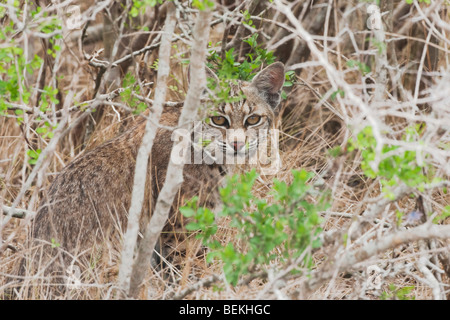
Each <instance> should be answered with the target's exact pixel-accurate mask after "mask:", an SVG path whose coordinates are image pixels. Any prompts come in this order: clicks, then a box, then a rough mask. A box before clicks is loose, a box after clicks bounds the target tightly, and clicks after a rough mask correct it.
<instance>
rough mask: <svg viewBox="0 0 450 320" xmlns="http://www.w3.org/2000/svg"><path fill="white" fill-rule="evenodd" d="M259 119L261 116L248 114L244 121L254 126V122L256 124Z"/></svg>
mask: <svg viewBox="0 0 450 320" xmlns="http://www.w3.org/2000/svg"><path fill="white" fill-rule="evenodd" d="M259 121H261V116H250V117H248V118H247V120H246V121H245V123H246V124H247V125H248V126H254V125H255V124H257V123H258V122H259Z"/></svg>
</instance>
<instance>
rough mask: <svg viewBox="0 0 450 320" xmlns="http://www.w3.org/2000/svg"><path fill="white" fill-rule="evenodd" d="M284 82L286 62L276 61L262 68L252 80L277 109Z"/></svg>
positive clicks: (262, 95) (261, 94)
mask: <svg viewBox="0 0 450 320" xmlns="http://www.w3.org/2000/svg"><path fill="white" fill-rule="evenodd" d="M283 84H284V64H283V63H281V62H275V63H272V64H271V65H269V66H268V67H266V68H264V69H263V70H261V71H260V72H259V73H258V74H257V75H256V76H255V77H254V78H253V81H252V85H253V86H254V87H255V88H256V89H257V90H258V92H259V94H260V96H261V97H263V98H264V99H265V100H266V102H267V103H268V104H269V105H270V106H271V107H272V108H273V109H275V108H276V107H277V106H278V104H279V103H280V91H281V88H282V87H283Z"/></svg>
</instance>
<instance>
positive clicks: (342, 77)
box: [0, 0, 450, 299]
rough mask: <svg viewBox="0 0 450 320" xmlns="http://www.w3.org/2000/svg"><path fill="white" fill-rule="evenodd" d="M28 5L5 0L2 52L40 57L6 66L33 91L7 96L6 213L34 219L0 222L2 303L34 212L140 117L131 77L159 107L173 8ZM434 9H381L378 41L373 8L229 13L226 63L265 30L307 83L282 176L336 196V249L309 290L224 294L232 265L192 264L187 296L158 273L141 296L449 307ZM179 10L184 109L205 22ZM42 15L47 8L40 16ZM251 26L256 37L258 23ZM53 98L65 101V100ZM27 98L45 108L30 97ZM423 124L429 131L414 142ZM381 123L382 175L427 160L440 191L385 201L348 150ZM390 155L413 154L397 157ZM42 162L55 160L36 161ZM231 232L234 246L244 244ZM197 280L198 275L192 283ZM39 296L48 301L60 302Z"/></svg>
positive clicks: (443, 131)
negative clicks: (396, 165)
mask: <svg viewBox="0 0 450 320" xmlns="http://www.w3.org/2000/svg"><path fill="white" fill-rule="evenodd" d="M19 2H20V3H19V4H18V6H15V5H14V4H13V3H11V2H9V1H1V2H0V9H1V11H0V12H1V15H0V22H1V25H2V26H3V27H2V28H3V30H4V33H5V34H4V37H3V38H2V40H0V41H1V42H0V50H1V49H4V48H7V47H11V46H15V47H19V48H22V49H23V51H22V52H21V54H20V55H21V56H22V57H24V58H25V61H26V62H30V61H32V59H33V57H34V56H35V55H37V56H38V57H40V60H39V63H37V65H36V66H35V67H34V68H33V69H32V71H31V72H26V70H22V69H20V68H19V66H20V61H19V58H18V56H16V57H15V58H14V60H13V61H10V62H8V61H6V60H3V61H0V66H2V67H3V70H2V69H0V72H1V73H0V81H2V82H7V81H10V79H11V77H10V76H9V75H8V73H7V72H6V71H5V69H7V68H8V67H9V66H10V65H15V66H17V70H18V79H19V80H18V83H20V85H19V89H18V91H19V99H16V100H14V101H13V99H11V95H10V94H9V93H8V92H7V89H6V90H5V89H4V87H0V94H2V96H1V97H0V101H1V105H0V110H2V112H3V113H2V114H1V115H0V205H2V206H4V208H6V207H5V206H7V207H13V208H20V209H26V210H28V211H30V212H31V213H28V217H27V218H26V219H18V218H14V217H11V216H8V215H6V214H5V215H2V216H0V224H1V225H0V236H1V239H2V244H1V245H0V295H1V294H2V292H3V291H4V290H6V289H7V288H8V282H7V280H6V279H7V278H6V276H7V275H8V274H9V273H10V271H11V270H12V266H13V265H14V263H15V262H16V261H17V260H18V259H19V257H20V256H21V255H23V251H24V250H26V241H27V235H28V233H27V232H28V226H29V224H30V220H31V219H32V212H34V211H36V209H37V205H38V203H39V199H40V197H41V196H42V193H43V192H44V190H46V189H47V188H48V186H49V184H50V182H51V181H52V179H53V178H54V176H55V175H56V174H57V173H58V172H59V171H60V170H61V169H62V168H63V167H64V166H65V165H67V164H68V163H69V162H70V161H71V160H72V159H74V158H75V157H76V156H78V155H80V154H82V153H83V152H86V150H90V149H92V148H93V147H95V146H97V145H99V144H100V143H102V142H104V141H105V140H107V139H108V138H110V137H113V136H115V135H117V134H118V133H120V132H123V131H124V130H126V128H128V127H129V126H130V124H132V123H133V121H134V120H135V119H136V115H135V113H134V112H133V110H132V108H131V107H130V106H129V105H127V104H126V103H124V102H123V101H122V100H121V99H120V98H119V97H117V96H118V91H117V89H118V88H120V87H121V85H122V79H123V77H124V74H125V73H126V72H129V73H130V74H132V75H134V77H135V78H136V79H137V81H138V82H139V84H140V89H141V90H140V96H139V97H138V100H139V102H145V103H146V104H147V105H148V106H149V107H151V103H150V102H151V101H150V99H153V97H154V88H155V82H156V75H157V71H156V70H155V68H154V66H155V65H156V64H157V62H158V50H157V49H158V46H159V41H160V35H161V33H160V30H161V28H162V27H163V24H164V21H165V6H166V4H159V3H157V4H156V5H155V6H150V5H148V6H145V10H141V11H140V12H139V14H137V15H136V17H131V16H130V12H131V10H132V8H133V7H134V6H136V3H137V2H136V1H135V2H132V1H110V0H106V1H102V2H94V1H70V0H69V1H54V2H48V1H36V3H32V2H24V1H19ZM150 2H152V1H150ZM155 2H156V1H155ZM409 2H411V3H409ZM427 2H428V1H420V2H419V1H417V0H415V1H405V0H396V1H387V0H381V1H380V3H379V4H378V5H379V8H380V12H381V15H382V18H381V19H382V29H381V30H370V29H369V28H368V27H367V24H366V22H367V19H368V18H369V16H370V14H368V13H367V8H368V6H369V4H370V3H369V2H367V1H343V0H316V1H314V0H310V1H308V0H298V1H281V0H279V1H275V0H274V1H263V0H261V1H257V0H249V1H232V0H218V1H217V3H216V4H215V9H214V10H213V18H212V22H211V34H210V42H211V46H212V47H213V48H215V50H216V51H217V52H223V51H224V50H227V49H229V48H231V47H234V48H235V52H237V53H238V55H239V56H238V57H239V58H238V61H242V59H243V58H244V56H245V53H246V52H248V50H249V47H248V46H247V45H246V44H245V43H244V42H243V41H242V39H245V38H247V37H249V36H250V35H252V34H254V33H258V34H259V36H258V42H259V45H260V46H261V47H262V48H265V49H267V50H270V51H273V52H274V56H275V57H276V59H277V60H279V61H282V62H283V63H284V64H285V65H286V68H287V70H293V71H295V79H296V81H295V82H294V84H293V85H292V86H290V87H285V88H284V90H285V92H286V94H287V97H286V99H284V100H283V101H282V103H281V106H280V108H281V109H280V116H279V121H280V124H281V127H280V128H281V137H280V138H281V146H280V154H281V158H282V161H283V165H282V168H281V170H280V171H279V172H278V173H277V174H276V175H275V177H276V178H277V179H280V180H284V181H290V179H291V174H290V171H291V169H299V168H304V169H306V170H308V171H312V172H314V173H316V174H317V176H316V178H315V179H314V181H311V183H315V184H316V185H317V186H318V187H317V188H319V190H325V189H326V190H329V191H330V193H331V207H330V208H329V209H328V210H327V211H326V212H323V213H322V216H323V219H324V222H323V228H324V233H323V246H322V248H320V249H319V250H317V251H316V252H315V253H314V259H315V264H316V266H315V268H314V271H313V273H312V274H311V275H310V276H309V277H305V276H301V275H296V276H291V275H290V274H289V273H288V272H286V270H289V266H284V267H282V268H281V270H277V271H276V272H268V273H265V274H264V275H262V276H260V277H256V278H254V279H253V278H251V279H250V278H249V279H247V280H248V281H243V282H241V283H240V285H238V286H237V287H232V286H229V285H225V284H222V285H223V287H222V288H223V290H220V291H218V290H214V289H213V287H211V284H212V283H213V282H217V281H218V280H217V279H216V278H211V275H213V274H220V273H221V267H220V264H219V263H217V264H213V265H206V264H205V263H204V262H203V261H195V258H192V257H191V258H190V260H189V261H188V262H186V265H185V266H184V269H183V270H181V272H180V274H179V282H177V283H174V284H172V285H169V286H168V285H166V284H164V281H163V279H162V278H161V276H160V275H158V274H157V273H156V272H155V273H151V274H149V275H148V277H147V279H146V281H147V282H146V285H145V287H144V290H143V293H142V295H141V298H152V299H155V298H157V299H159V298H171V297H172V298H173V297H174V296H175V297H181V298H184V297H186V298H189V299H255V298H258V299H261V298H262V299H273V298H293V299H380V298H392V299H397V298H415V299H446V298H447V297H450V295H449V290H450V288H449V284H450V280H449V277H450V254H449V249H450V248H449V243H448V241H447V238H450V229H449V228H448V227H447V225H446V221H445V217H444V218H443V219H440V220H439V221H438V222H436V218H437V217H439V216H441V215H442V214H443V213H444V214H445V212H446V211H445V210H446V209H445V207H446V206H448V205H450V196H449V195H448V193H447V189H446V188H447V187H448V186H449V184H450V181H449V175H450V164H449V160H450V102H449V101H450V100H449V97H448V96H449V90H450V73H449V49H448V48H449V44H450V38H449V37H448V36H447V33H449V32H450V17H449V11H448V9H449V4H448V3H447V1H439V0H436V1H433V0H432V1H429V2H430V3H427ZM173 3H174V4H175V6H176V14H177V27H176V31H175V36H174V38H173V40H172V43H173V47H172V53H171V54H172V57H171V73H170V77H169V78H170V79H169V81H168V83H167V85H168V86H169V91H168V100H170V101H174V102H177V101H183V99H184V95H185V92H186V91H187V88H188V84H187V81H186V72H187V64H185V63H184V61H185V60H186V59H189V48H190V47H189V46H190V44H191V41H192V32H191V30H192V28H193V24H194V21H195V17H196V15H197V12H198V10H197V9H196V8H195V7H193V6H192V3H191V1H173ZM72 5H78V6H79V7H80V8H81V10H80V12H81V14H82V15H81V20H82V24H81V26H80V28H75V29H71V28H70V25H68V24H67V22H68V17H69V16H68V8H69V7H70V6H72ZM37 6H39V7H41V8H42V9H41V11H40V12H39V13H37V14H35V15H34V16H32V15H31V14H30V12H32V11H36V7H37ZM19 8H20V9H21V10H22V11H21V13H19V14H17V12H18V11H17V10H18V9H19ZM245 11H247V14H244V13H245ZM44 12H46V13H47V14H44ZM133 15H134V14H133ZM55 17H57V18H58V19H59V20H58V21H59V22H56V23H55V24H56V25H58V26H60V28H56V27H53V29H50V31H48V32H46V31H45V32H44V31H43V29H42V26H43V25H46V24H47V25H48V24H50V25H51V24H52V23H54V22H52V20H51V19H53V18H55ZM248 19H251V20H252V22H253V26H248V25H245V24H243V21H244V20H248ZM11 23H13V24H14V26H13V28H12V30H11V31H7V30H6V26H10V25H11ZM56 35H61V36H62V37H60V38H58V37H55V36H56ZM239 59H240V60H239ZM108 61H110V62H115V63H114V64H113V65H111V64H109V63H108ZM355 62H359V63H355ZM47 88H52V89H55V88H57V89H58V91H57V93H56V92H55V93H54V95H53V96H52V94H51V93H50V94H49V93H48V90H47ZM26 92H29V93H30V96H29V98H27V99H24V94H26ZM51 97H52V98H51ZM43 101H47V102H48V106H46V108H42V104H43ZM2 106H3V107H4V106H6V107H7V109H6V108H5V107H4V108H3V109H4V110H3V109H1V107H2ZM19 118H20V119H19ZM45 122H47V123H48V124H49V125H48V126H47V125H46V124H45ZM56 125H57V126H56ZM411 125H421V127H420V128H422V129H421V130H418V131H419V132H417V131H416V132H415V134H413V136H412V137H411V139H410V140H405V139H403V138H402V136H403V135H404V133H405V128H407V127H410V126H411ZM53 126H54V127H53ZM367 126H371V127H372V130H373V134H374V137H375V141H376V145H374V146H373V147H374V148H375V158H374V159H372V161H373V163H375V165H378V164H380V162H381V161H382V160H383V159H384V158H386V157H389V156H391V155H392V154H395V153H397V154H398V155H402V154H403V153H404V152H405V151H406V150H409V151H412V152H415V154H416V157H415V159H413V160H412V162H411V163H410V165H411V166H417V165H421V166H422V167H421V168H422V171H421V172H425V174H426V175H427V176H432V177H433V178H437V179H435V180H433V181H432V182H430V183H426V184H425V185H421V186H408V185H407V184H406V183H405V182H404V181H402V180H401V179H397V181H396V183H395V185H393V186H391V188H390V192H391V194H390V195H391V197H389V198H388V197H386V195H385V194H384V193H383V192H382V185H381V180H382V179H383V177H381V176H379V175H378V176H374V177H371V178H369V177H367V175H365V174H364V172H363V168H362V167H361V163H362V161H363V155H362V153H361V151H360V150H353V151H349V150H347V146H348V142H349V139H350V138H352V137H353V138H354V137H356V136H357V134H358V133H359V132H361V130H362V129H363V128H365V127H367ZM52 127H53V128H52ZM39 128H47V129H46V130H44V131H43V130H42V129H39ZM47 132H52V134H50V135H48V134H47V135H46V133H47ZM338 146H339V147H340V149H337V148H336V147H338ZM383 146H397V147H398V149H395V150H393V151H392V152H391V154H386V152H384V151H383V150H382V147H383ZM29 150H34V151H36V150H42V151H41V156H40V157H39V159H38V161H37V162H35V161H33V159H34V154H33V153H32V152H30V151H29ZM329 150H335V151H336V152H335V153H336V154H334V155H331V154H330V152H329ZM402 152H403V153H402ZM118 156H120V155H118ZM383 157H384V158H383ZM30 160H31V161H30ZM272 178H273V177H263V180H264V183H259V184H258V185H257V187H256V188H255V190H254V191H255V193H256V194H258V196H260V197H264V196H265V195H266V193H267V192H268V190H269V186H270V183H271V180H272ZM6 211H7V210H6V209H5V213H6ZM447 211H449V209H447ZM16 213H17V212H16ZM400 217H401V218H400ZM433 220H435V223H433ZM223 229H224V230H223V237H224V239H225V241H234V239H233V234H232V233H227V228H226V226H224V228H223ZM294 263H295V262H292V264H294ZM194 269H195V274H196V276H195V277H194V276H189V274H191V273H194V272H193V270H194ZM274 270H275V269H274ZM98 273H99V276H98V278H97V279H95V281H93V282H92V283H90V284H89V285H86V287H84V288H83V290H84V291H83V292H82V293H74V294H73V295H72V296H69V297H71V298H76V297H83V298H91V299H108V298H110V297H111V295H110V294H111V288H113V287H114V285H115V274H116V273H117V266H114V265H108V264H107V263H106V264H105V266H103V267H102V269H100V270H98ZM405 288H406V289H405ZM3 298H5V296H3ZM32 298H40V299H45V290H43V291H42V292H34V296H32Z"/></svg>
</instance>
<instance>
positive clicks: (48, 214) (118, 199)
mask: <svg viewBox="0 0 450 320" xmlns="http://www.w3.org/2000/svg"><path fill="white" fill-rule="evenodd" d="M267 69H269V71H271V72H272V73H273V72H274V69H277V70H279V72H281V71H282V72H283V75H284V69H283V67H282V64H280V63H277V64H274V65H272V66H269V67H268V68H267ZM272 73H269V76H268V75H267V74H268V72H264V74H263V76H264V77H258V76H257V77H256V78H255V79H256V80H255V81H254V83H255V85H254V86H251V85H248V84H245V85H244V86H243V88H242V90H243V91H244V92H245V93H246V95H247V98H246V103H241V104H239V103H237V104H236V105H235V106H234V108H237V107H239V108H240V109H242V110H243V109H246V110H249V109H255V105H259V106H260V107H261V108H262V109H261V110H266V111H267V110H270V113H271V114H272V115H271V116H270V115H269V113H268V112H266V113H265V114H266V117H267V118H268V119H267V121H268V123H269V124H270V123H272V119H269V118H271V117H273V112H272V108H274V107H276V105H278V101H279V97H278V101H276V102H274V100H273V96H274V95H275V94H276V93H275V92H274V90H273V89H272V86H274V85H275V86H276V90H275V91H277V92H278V91H279V90H280V88H281V85H280V83H277V84H271V83H269V84H268V83H267V81H269V82H270V81H276V82H277V81H278V82H280V80H279V79H278V80H277V79H275V80H274V79H270V76H271V74H272ZM276 73H277V72H276V71H275V74H276ZM278 77H279V75H278ZM267 79H268V80H267ZM258 81H259V82H258ZM281 81H282V80H281ZM260 82H263V85H264V89H265V88H270V89H271V90H270V91H269V92H260V93H259V94H258V87H257V85H259V84H260ZM281 84H282V83H281ZM266 94H269V95H270V97H267V96H266ZM249 107H250V108H249ZM239 112H241V111H238V110H235V111H233V112H232V113H234V114H237V113H239ZM241 113H242V112H241ZM244 113H245V112H244ZM246 113H248V111H247V112H246ZM179 115H180V108H177V107H170V108H165V110H164V113H163V115H162V118H161V122H160V123H161V124H162V125H163V126H171V127H175V126H176V125H177V122H178V117H179ZM243 116H244V115H243ZM269 120H270V121H269ZM239 121H240V123H242V120H239ZM145 123H146V122H145V121H144V120H143V119H142V120H140V121H139V122H138V124H137V125H136V126H135V127H134V128H132V129H130V130H128V131H126V132H125V133H123V134H121V135H120V136H118V137H116V138H114V139H112V140H110V141H108V142H106V143H104V144H102V145H100V146H98V147H97V148H95V149H93V150H91V151H90V152H87V153H86V154H84V155H83V156H81V157H79V158H77V159H75V160H74V161H73V162H72V163H71V164H69V165H68V166H67V167H66V168H64V169H63V170H62V171H61V172H60V174H59V175H58V176H57V177H56V179H55V180H54V182H53V183H52V185H51V187H50V189H49V191H48V194H47V195H46V197H45V198H44V199H43V200H42V202H41V206H40V208H39V210H38V213H37V216H36V218H35V220H34V223H33V228H32V238H33V239H34V241H33V245H34V246H41V245H43V250H42V252H43V253H44V257H39V258H36V257H34V258H33V259H31V260H29V261H28V262H33V263H34V264H37V263H38V262H39V264H40V265H42V264H44V265H46V266H47V272H44V274H50V273H54V274H57V275H64V273H65V270H67V268H68V267H69V266H70V265H71V264H73V263H74V262H75V264H77V265H84V266H85V267H87V266H89V265H90V264H92V257H93V255H95V254H97V253H98V250H101V249H102V247H104V246H105V245H108V246H112V247H113V248H115V249H116V250H117V251H119V252H120V246H121V235H122V234H123V233H124V231H125V228H126V225H127V214H128V209H129V207H130V202H131V193H132V187H133V177H134V171H135V162H136V157H137V153H138V149H139V146H140V144H141V140H142V137H143V134H144V129H145ZM171 134H172V132H171V131H170V130H167V129H158V131H157V135H156V138H155V140H154V145H153V149H152V153H151V157H150V159H149V166H148V172H147V180H146V181H147V186H146V195H145V200H144V208H143V214H142V217H143V219H142V221H141V222H142V225H145V223H146V222H147V221H148V218H149V217H150V216H151V212H152V209H153V206H154V204H155V202H156V200H157V197H158V194H159V191H160V189H161V188H162V186H163V184H164V179H165V176H166V171H167V166H168V162H169V157H170V152H171V148H170V147H171V146H172V145H173V141H172V140H171ZM225 171H226V168H224V167H223V166H222V165H218V164H211V165H207V164H187V165H185V167H184V171H183V177H184V183H183V185H182V186H181V188H180V191H179V195H178V197H177V198H176V199H175V202H174V206H173V209H172V211H171V214H170V218H169V222H168V223H167V225H166V228H165V230H164V232H165V233H164V234H163V235H162V237H161V245H162V247H164V248H169V251H170V250H176V249H177V248H175V246H176V245H177V242H179V241H183V240H184V237H183V234H184V232H182V229H183V225H184V224H185V222H184V221H183V218H182V217H181V216H180V215H179V214H178V213H177V212H178V210H177V208H178V207H179V205H181V204H183V203H184V202H185V200H188V199H190V198H192V197H194V196H199V200H200V203H199V204H200V205H201V206H207V207H209V208H215V207H217V206H219V205H220V194H219V186H220V185H221V183H222V180H223V178H224V172H225ZM180 231H181V232H180ZM52 243H53V245H52ZM86 253H87V254H86ZM165 254H168V252H167V250H166V252H165ZM51 259H54V260H51ZM49 261H53V262H51V263H50V262H49ZM43 262H44V263H43ZM47 262H49V263H47ZM35 267H36V266H34V267H33V266H31V269H30V266H26V264H25V263H23V264H22V267H21V269H22V271H21V274H26V271H25V269H26V270H33V268H35ZM87 269H88V268H87ZM83 270H84V269H83ZM41 271H42V270H41ZM32 273H34V271H32Z"/></svg>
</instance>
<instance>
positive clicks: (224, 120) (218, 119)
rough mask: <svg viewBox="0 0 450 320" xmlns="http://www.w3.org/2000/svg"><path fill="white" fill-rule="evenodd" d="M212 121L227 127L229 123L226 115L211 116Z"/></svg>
mask: <svg viewBox="0 0 450 320" xmlns="http://www.w3.org/2000/svg"><path fill="white" fill-rule="evenodd" d="M211 121H212V122H213V123H214V124H215V125H216V126H221V127H225V126H227V125H228V120H227V118H225V117H222V116H214V117H211Z"/></svg>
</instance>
